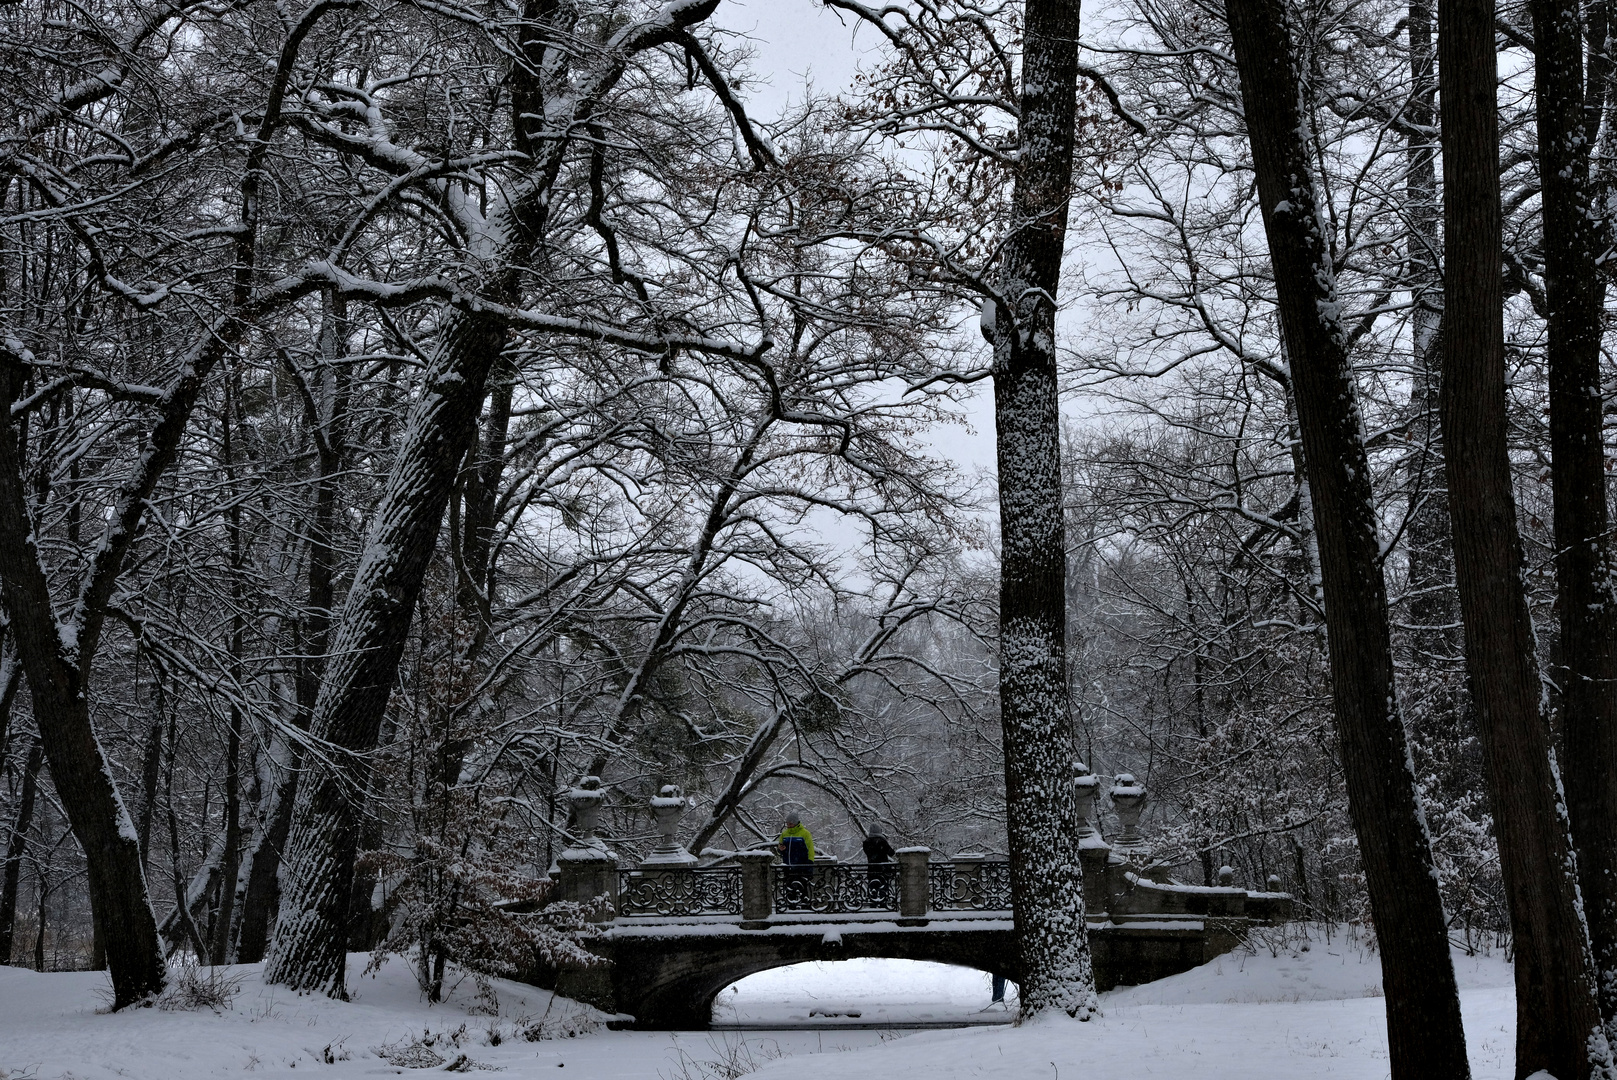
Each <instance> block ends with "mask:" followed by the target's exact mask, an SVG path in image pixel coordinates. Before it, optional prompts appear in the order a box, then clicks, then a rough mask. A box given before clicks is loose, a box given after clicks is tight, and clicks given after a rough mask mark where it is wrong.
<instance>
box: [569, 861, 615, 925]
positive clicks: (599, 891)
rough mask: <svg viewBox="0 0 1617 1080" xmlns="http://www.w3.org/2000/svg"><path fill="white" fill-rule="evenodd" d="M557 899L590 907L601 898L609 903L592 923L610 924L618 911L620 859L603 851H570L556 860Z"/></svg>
mask: <svg viewBox="0 0 1617 1080" xmlns="http://www.w3.org/2000/svg"><path fill="white" fill-rule="evenodd" d="M556 869H557V875H556V898H557V899H558V900H571V901H573V902H575V903H579V904H588V903H590V902H591V901H593V900H594V899H595V898H596V897H598V896H605V897H607V898H608V900H609V901H610V903H609V905H608V906H607V908H606V909H605V910H603V911H599V912H597V913H595V914H594V915H593V916H591V918H590V921H591V922H611V921H612V920H613V919H615V918H616V917H617V908H618V859H617V856H616V855H614V854H612V853H611V852H610V851H608V850H606V849H605V848H604V847H590V848H568V849H567V850H566V851H564V852H562V853H561V854H560V855H558V856H556Z"/></svg>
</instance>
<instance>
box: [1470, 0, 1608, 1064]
mask: <svg viewBox="0 0 1617 1080" xmlns="http://www.w3.org/2000/svg"><path fill="white" fill-rule="evenodd" d="M1438 16H1439V28H1438V77H1439V81H1440V84H1441V93H1442V100H1443V187H1444V192H1443V194H1444V198H1443V212H1444V222H1443V223H1444V237H1445V252H1444V284H1445V286H1446V295H1445V304H1446V311H1445V319H1444V333H1443V387H1442V395H1441V407H1442V418H1443V443H1444V450H1445V462H1444V463H1445V467H1446V471H1447V473H1448V479H1449V514H1450V516H1451V518H1452V519H1453V522H1454V568H1455V577H1456V581H1457V583H1458V585H1459V592H1460V612H1461V617H1462V619H1463V621H1464V624H1465V645H1466V664H1467V668H1468V670H1469V672H1470V676H1471V693H1472V697H1473V699H1474V700H1475V702H1476V707H1477V727H1478V734H1479V735H1480V737H1481V742H1482V754H1483V764H1484V768H1485V769H1486V771H1487V775H1488V787H1489V791H1490V794H1491V796H1492V799H1493V815H1494V828H1495V833H1496V835H1497V837H1498V842H1499V869H1500V873H1501V876H1502V877H1503V879H1504V885H1505V896H1506V899H1507V901H1508V902H1509V906H1510V922H1511V930H1512V933H1513V936H1514V944H1515V959H1516V1075H1518V1076H1528V1075H1531V1074H1532V1073H1534V1072H1536V1071H1538V1070H1544V1071H1546V1072H1548V1073H1549V1074H1550V1075H1552V1076H1556V1077H1558V1078H1560V1080H1581V1078H1582V1077H1588V1076H1594V1075H1609V1069H1610V1050H1609V1047H1608V1044H1607V1040H1606V1036H1605V1029H1604V1027H1603V1025H1602V1023H1601V1017H1600V1009H1599V1003H1598V1000H1597V997H1596V990H1595V984H1594V978H1593V975H1594V972H1593V967H1594V958H1593V955H1592V953H1591V951H1590V946H1589V934H1588V929H1587V927H1586V926H1585V923H1584V917H1583V911H1582V905H1581V901H1580V898H1579V894H1578V880H1577V867H1576V860H1575V858H1574V856H1573V849H1572V842H1571V839H1570V836H1569V834H1568V830H1569V824H1568V821H1567V808H1566V805H1565V803H1564V802H1563V800H1562V797H1561V790H1560V787H1561V785H1560V778H1559V776H1558V775H1557V770H1556V767H1555V762H1554V758H1553V756H1552V750H1551V744H1550V728H1549V720H1548V717H1547V715H1546V704H1545V700H1544V693H1543V688H1542V686H1541V684H1540V681H1539V672H1538V662H1537V657H1536V652H1537V650H1536V642H1535V641H1534V637H1533V623H1532V619H1531V616H1530V613H1529V612H1528V608H1527V597H1526V594H1525V591H1524V584H1523V581H1522V543H1521V535H1520V533H1519V532H1518V531H1517V527H1516V504H1515V497H1514V493H1513V491H1512V488H1511V476H1510V461H1509V458H1508V447H1507V442H1506V421H1505V334H1504V322H1503V305H1504V298H1503V294H1502V288H1501V282H1500V277H1501V275H1500V265H1499V263H1500V256H1499V252H1500V242H1501V225H1500V219H1501V210H1500V197H1499V118H1498V113H1497V105H1496V102H1495V92H1496V85H1497V81H1496V80H1497V74H1498V68H1497V59H1496V55H1495V51H1494V5H1493V3H1492V0H1445V2H1444V4H1443V5H1442V7H1441V8H1440V9H1439V11H1438ZM1604 779H1605V781H1606V782H1607V783H1609V782H1610V777H1606V778H1604Z"/></svg>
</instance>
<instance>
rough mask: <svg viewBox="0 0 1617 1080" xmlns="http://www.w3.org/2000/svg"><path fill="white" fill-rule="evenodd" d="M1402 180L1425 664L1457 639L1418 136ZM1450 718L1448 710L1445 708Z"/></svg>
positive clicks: (1414, 66) (1433, 82)
mask: <svg viewBox="0 0 1617 1080" xmlns="http://www.w3.org/2000/svg"><path fill="white" fill-rule="evenodd" d="M1434 59H1435V50H1434V49H1433V47H1432V9H1431V5H1430V4H1429V3H1427V2H1426V0H1415V2H1414V3H1411V4H1410V5H1409V67H1410V79H1411V81H1412V82H1413V84H1414V92H1413V93H1412V94H1411V95H1410V99H1409V106H1408V110H1407V115H1408V117H1409V122H1410V123H1411V124H1412V125H1417V126H1419V127H1421V128H1423V129H1431V128H1434V127H1435V126H1436V124H1437V106H1436V102H1435V100H1434V98H1435V95H1436V93H1437V79H1436V72H1435V70H1434V68H1433V61H1434ZM1405 159H1406V160H1407V162H1408V175H1407V178H1406V180H1405V187H1404V201H1405V206H1406V208H1407V213H1408V215H1409V241H1408V248H1407V250H1408V256H1409V288H1410V292H1411V294H1412V296H1413V298H1414V303H1415V310H1414V313H1413V315H1412V316H1411V319H1410V323H1411V335H1410V339H1411V340H1410V343H1411V353H1412V355H1411V357H1410V359H1411V361H1412V367H1413V369H1414V370H1413V376H1414V377H1413V380H1412V386H1411V389H1410V395H1409V397H1410V401H1409V411H1410V413H1411V417H1410V421H1411V422H1410V431H1409V442H1410V443H1411V444H1412V445H1413V446H1414V450H1413V452H1412V455H1411V456H1412V458H1413V460H1412V462H1411V468H1410V470H1409V471H1410V474H1411V476H1410V480H1411V483H1410V499H1411V505H1410V508H1409V524H1408V526H1407V528H1406V530H1405V534H1404V535H1405V547H1406V549H1407V551H1408V554H1409V582H1408V591H1409V594H1410V600H1409V620H1410V622H1412V623H1413V624H1415V630H1414V633H1413V644H1414V645H1415V649H1416V652H1417V657H1416V662H1417V663H1422V664H1429V663H1430V662H1431V657H1433V656H1452V655H1454V654H1456V653H1457V651H1458V647H1459V635H1458V633H1456V632H1455V630H1454V629H1452V627H1453V625H1454V623H1455V617H1456V612H1455V610H1454V592H1453V582H1454V559H1453V554H1452V545H1451V544H1450V542H1449V512H1448V502H1447V497H1446V492H1445V489H1444V486H1443V452H1442V443H1441V440H1440V439H1439V437H1438V436H1439V429H1438V424H1437V392H1438V384H1439V381H1440V375H1441V371H1440V368H1441V357H1442V351H1441V347H1440V341H1439V337H1440V335H1441V333H1442V324H1443V274H1442V268H1441V266H1440V265H1439V261H1440V260H1439V255H1440V253H1441V251H1442V247H1441V245H1442V243H1443V241H1442V237H1441V236H1440V235H1439V231H1438V223H1439V217H1440V215H1441V213H1442V210H1441V207H1439V205H1438V201H1437V147H1436V144H1435V142H1434V140H1433V137H1432V136H1430V135H1426V134H1412V135H1410V136H1409V146H1408V149H1407V151H1406V153H1405ZM1449 711H1450V712H1452V711H1453V710H1452V709H1451V710H1449Z"/></svg>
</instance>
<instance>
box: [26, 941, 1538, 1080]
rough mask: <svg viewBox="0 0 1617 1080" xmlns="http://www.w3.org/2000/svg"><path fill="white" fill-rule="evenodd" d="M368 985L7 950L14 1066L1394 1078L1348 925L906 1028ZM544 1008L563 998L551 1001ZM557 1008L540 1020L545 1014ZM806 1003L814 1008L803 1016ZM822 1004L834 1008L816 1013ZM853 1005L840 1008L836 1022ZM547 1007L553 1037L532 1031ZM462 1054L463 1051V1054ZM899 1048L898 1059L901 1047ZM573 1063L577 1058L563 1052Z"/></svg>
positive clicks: (911, 978)
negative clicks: (1093, 988) (1305, 939)
mask: <svg viewBox="0 0 1617 1080" xmlns="http://www.w3.org/2000/svg"><path fill="white" fill-rule="evenodd" d="M363 962H364V958H363V957H360V956H356V957H354V975H353V977H351V982H350V985H351V986H353V987H354V988H355V1000H354V1001H353V1002H350V1003H346V1004H344V1003H337V1002H332V1001H328V1000H326V999H324V998H314V997H297V996H295V995H291V994H288V993H287V992H286V991H285V990H283V989H279V988H270V987H265V986H264V985H263V984H262V983H260V982H258V979H257V971H256V970H255V969H236V970H237V972H238V973H239V974H240V975H242V976H244V979H243V981H242V984H241V988H240V991H239V993H237V995H236V996H235V998H234V1000H233V1001H232V1003H231V1005H230V1007H229V1008H227V1009H224V1010H222V1011H220V1012H217V1013H216V1012H214V1011H211V1010H206V1009H205V1010H201V1011H190V1012H184V1011H164V1010H160V1009H138V1010H130V1011H126V1012H124V1013H120V1014H115V1015H108V1014H104V1013H100V1012H98V1011H97V1010H98V1008H99V1007H101V1004H102V1002H101V998H100V990H101V988H102V987H104V986H105V976H103V975H100V974H93V973H83V974H61V975H38V974H34V973H33V972H29V971H22V970H18V969H14V968H0V1080H16V1078H18V1077H29V1078H38V1080H58V1078H62V1080H101V1078H110V1077H127V1078H133V1080H193V1078H197V1080H200V1078H203V1077H217V1076H242V1075H253V1076H285V1077H298V1076H307V1075H309V1073H310V1072H311V1071H312V1072H313V1073H314V1074H315V1075H317V1076H330V1077H333V1078H341V1077H348V1076H352V1077H358V1076H374V1075H397V1074H401V1073H402V1074H406V1075H408V1074H411V1073H419V1072H420V1071H422V1070H420V1069H418V1068H409V1067H406V1064H407V1063H411V1062H419V1063H420V1064H421V1065H422V1066H432V1067H435V1068H437V1069H443V1068H445V1067H446V1066H457V1065H458V1067H459V1068H460V1069H462V1070H464V1069H467V1068H473V1069H475V1068H478V1067H479V1066H481V1067H489V1068H495V1069H500V1070H502V1071H504V1072H505V1073H506V1075H508V1076H512V1077H517V1078H534V1077H547V1078H548V1077H572V1078H574V1080H719V1078H724V1080H733V1078H734V1077H736V1076H740V1075H743V1074H744V1073H746V1072H750V1071H752V1070H755V1069H756V1070H757V1073H756V1075H758V1076H759V1077H760V1080H795V1078H815V1080H819V1078H823V1077H834V1078H835V1080H892V1077H893V1076H895V1075H924V1076H926V1077H927V1078H928V1080H952V1078H964V1077H1001V1076H1003V1077H1017V1078H1021V1077H1032V1078H1044V1077H1049V1078H1051V1080H1059V1078H1060V1077H1062V1076H1065V1077H1067V1078H1068V1080H1074V1078H1077V1077H1080V1076H1106V1075H1124V1074H1127V1075H1131V1076H1132V1075H1143V1076H1153V1075H1155V1076H1164V1075H1174V1076H1178V1075H1179V1074H1182V1073H1183V1072H1184V1071H1185V1070H1186V1069H1187V1068H1190V1069H1193V1070H1195V1076H1196V1078H1197V1080H1236V1078H1239V1080H1267V1078H1271V1077H1272V1078H1276V1080H1279V1078H1282V1077H1284V1078H1286V1080H1292V1078H1295V1077H1299V1076H1310V1077H1312V1076H1331V1077H1350V1078H1355V1080H1360V1078H1362V1080H1380V1078H1381V1077H1384V1076H1385V1075H1386V1071H1387V1066H1386V1041H1385V1028H1384V1023H1385V1021H1384V1015H1385V1014H1384V1011H1383V1007H1382V1006H1383V1003H1382V1000H1381V998H1380V996H1379V994H1380V989H1379V982H1380V980H1379V963H1378V961H1377V959H1376V957H1375V956H1374V954H1373V953H1370V952H1368V951H1367V950H1365V949H1364V948H1363V947H1362V946H1361V945H1360V944H1358V942H1357V941H1356V940H1354V939H1353V938H1352V937H1344V936H1342V935H1340V934H1338V935H1335V936H1334V937H1333V938H1332V939H1331V940H1330V941H1326V940H1324V939H1323V938H1316V939H1315V940H1313V941H1312V942H1310V943H1309V947H1308V948H1307V950H1306V951H1304V950H1301V949H1299V948H1298V947H1297V944H1296V943H1295V942H1293V943H1292V945H1291V946H1290V947H1289V948H1276V949H1274V950H1270V949H1267V948H1263V949H1260V950H1258V951H1257V952H1256V953H1254V954H1250V955H1245V956H1240V955H1236V956H1228V957H1224V958H1223V959H1221V960H1218V961H1215V962H1214V963H1212V964H1209V965H1206V966H1205V967H1202V968H1199V969H1197V970H1196V971H1191V972H1187V973H1185V974H1184V975H1179V976H1175V977H1174V978H1171V979H1164V980H1162V981H1160V982H1157V983H1153V984H1151V985H1149V986H1142V987H1131V988H1125V989H1122V990H1118V991H1116V992H1114V993H1111V994H1107V995H1105V996H1104V998H1103V1005H1104V1009H1105V1015H1104V1016H1103V1017H1102V1018H1100V1019H1098V1020H1095V1021H1092V1022H1090V1023H1087V1024H1078V1023H1075V1022H1072V1021H1069V1020H1066V1019H1065V1018H1056V1019H1054V1020H1050V1021H1046V1022H1041V1023H1039V1024H1036V1025H1032V1026H1028V1027H1023V1028H1009V1027H987V1028H972V1029H965V1030H951V1031H922V1032H913V1033H902V1032H895V1031H880V1030H841V1031H838V1030H830V1031H824V1032H820V1031H809V1030H783V1031H754V1030H747V1031H716V1032H682V1033H659V1032H614V1031H607V1030H606V1029H604V1028H598V1029H596V1030H592V1031H588V1030H587V1031H583V1032H582V1033H579V1034H576V1035H574V1036H572V1037H569V1036H568V1032H569V1031H578V1030H579V1029H581V1028H584V1029H587V1028H589V1027H590V1026H591V1025H590V1024H589V1023H588V1016H587V1014H586V1013H584V1012H583V1011H581V1010H580V1009H579V1007H576V1006H568V1005H567V1004H566V1003H564V1002H562V1001H557V1002H556V1003H555V1004H553V1005H552V1004H550V1001H549V995H548V994H546V993H544V992H543V991H538V990H535V989H533V988H531V987H525V986H520V985H517V984H513V983H498V984H496V987H495V990H496V996H497V998H498V1002H497V1005H498V1011H499V1015H497V1016H496V1015H491V1014H490V1013H489V1012H488V1011H487V1010H488V1008H489V1006H490V1004H491V1003H490V1002H487V1001H479V1000H478V999H477V998H476V996H475V987H474V986H473V984H472V982H471V981H470V980H465V981H462V982H461V983H460V984H459V985H458V986H457V987H456V988H455V991H454V993H453V994H452V995H451V996H450V1000H449V1001H448V1002H447V1003H446V1004H444V1005H439V1006H428V1005H426V1004H425V1003H423V1002H422V1001H421V999H420V994H419V993H418V991H417V989H416V986H415V983H414V981H413V979H412V978H411V976H410V974H409V972H408V971H407V970H406V969H405V967H404V966H403V965H402V964H401V963H399V962H397V961H394V962H393V963H391V964H389V965H388V966H386V967H385V968H383V970H382V971H381V973H380V974H379V975H377V976H376V977H374V978H372V977H370V976H360V975H359V974H358V972H359V969H360V968H362V967H363ZM1456 966H1457V968H1458V971H1459V976H1460V984H1461V987H1462V1004H1463V1007H1464V1010H1465V1019H1466V1029H1467V1033H1468V1035H1469V1036H1470V1040H1471V1061H1472V1068H1473V1071H1474V1075H1475V1076H1476V1077H1477V1080H1495V1078H1498V1080H1504V1078H1507V1077H1509V1076H1510V1074H1511V1058H1512V1054H1513V1051H1514V1043H1513V1034H1512V1028H1513V1021H1514V1003H1513V996H1512V992H1511V990H1510V986H1509V984H1510V969H1509V967H1508V966H1507V965H1506V964H1504V963H1503V961H1502V960H1500V959H1499V958H1498V957H1497V956H1496V957H1464V956H1458V955H1457V956H1456ZM987 999H988V978H987V976H986V975H984V974H982V973H980V972H970V971H962V970H959V969H940V968H938V967H937V966H936V965H909V964H906V963H903V962H898V961H889V962H882V961H848V962H845V963H843V964H840V965H800V966H798V967H796V968H792V969H781V970H779V971H774V972H765V973H763V974H761V975H756V976H753V977H752V978H750V979H747V980H743V982H742V983H741V984H739V986H738V988H737V989H736V991H735V992H727V993H726V994H725V995H724V996H723V997H722V998H721V1003H722V1005H723V1009H722V1011H721V1014H720V1017H719V1018H720V1019H721V1020H731V1021H734V1022H741V1023H769V1022H778V1023H782V1024H790V1023H794V1022H796V1023H802V1022H806V1021H809V1020H810V1019H811V1016H810V1014H823V1013H827V1012H831V1013H844V1014H846V1013H847V1012H849V1011H858V1012H861V1013H867V1010H868V1014H867V1016H866V1017H861V1018H860V1019H865V1020H867V1022H868V1021H869V1020H876V1019H878V1018H879V1017H885V1018H888V1019H890V1020H895V1021H896V1020H902V1019H905V1018H908V1019H923V1016H924V1014H931V1015H930V1017H929V1018H930V1019H931V1020H933V1021H939V1020H945V1019H952V1018H954V1017H957V1016H959V1017H964V1016H970V1015H973V1014H975V1013H976V1011H977V1010H979V1009H981V1008H982V1006H983V1005H984V1004H986V1002H987ZM547 1006H549V1010H550V1011H549V1015H548V1016H546V1009H547ZM541 1017H543V1018H544V1019H543V1021H542V1023H541V1021H540V1018H541ZM798 1018H801V1019H798ZM812 1020H814V1021H815V1022H818V1021H821V1020H827V1018H826V1017H824V1016H822V1015H814V1016H813V1017H812ZM848 1021H849V1018H847V1017H846V1016H843V1017H831V1018H829V1020H828V1023H829V1025H831V1026H834V1025H836V1024H838V1023H847V1022H848ZM536 1024H540V1026H541V1027H542V1028H543V1032H544V1034H545V1035H547V1036H548V1037H547V1038H544V1039H542V1040H539V1041H528V1040H527V1039H526V1038H524V1037H523V1033H524V1032H527V1031H531V1030H532V1029H533V1028H534V1027H535V1025H536ZM463 1055H464V1061H463V1060H462V1056H463ZM895 1055H896V1056H895ZM563 1069H565V1070H566V1072H562V1071H560V1070H563Z"/></svg>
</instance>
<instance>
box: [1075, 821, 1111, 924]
mask: <svg viewBox="0 0 1617 1080" xmlns="http://www.w3.org/2000/svg"><path fill="white" fill-rule="evenodd" d="M1078 865H1079V866H1081V867H1083V870H1084V915H1085V917H1086V918H1089V919H1094V920H1096V921H1099V922H1104V921H1105V920H1106V919H1108V918H1110V912H1111V910H1112V883H1111V873H1112V849H1111V848H1109V847H1107V846H1106V842H1105V841H1104V840H1102V839H1101V838H1100V835H1099V834H1098V833H1097V834H1096V836H1095V838H1094V839H1093V840H1091V841H1089V842H1088V843H1084V844H1080V845H1079V848H1078Z"/></svg>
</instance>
